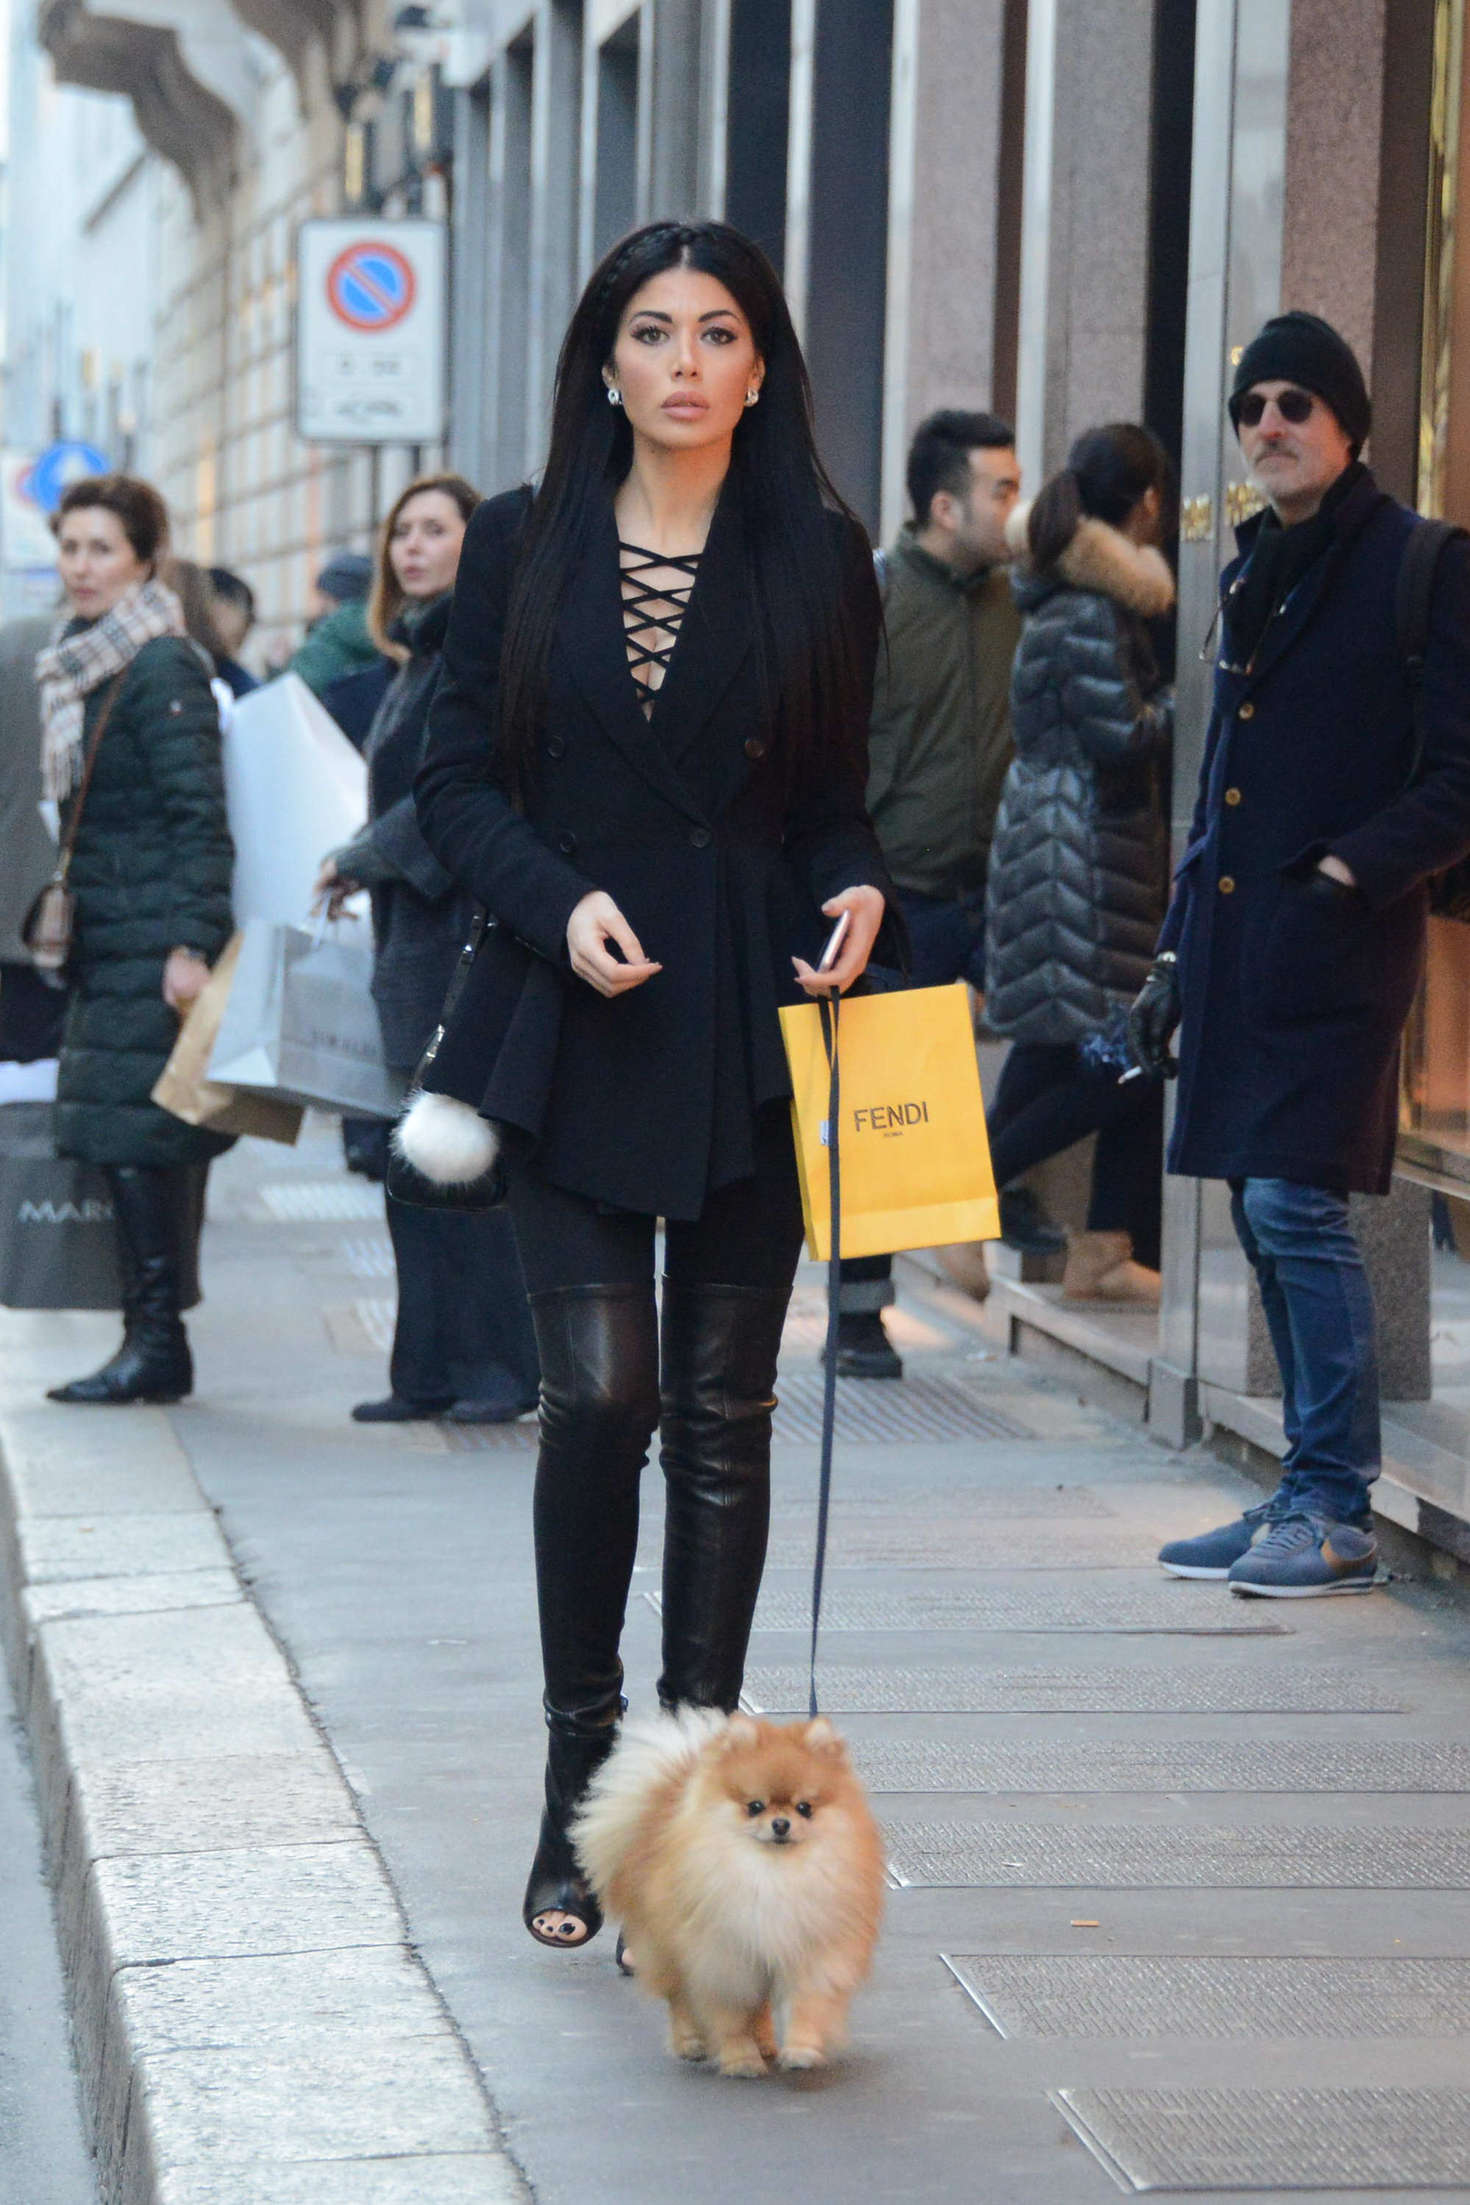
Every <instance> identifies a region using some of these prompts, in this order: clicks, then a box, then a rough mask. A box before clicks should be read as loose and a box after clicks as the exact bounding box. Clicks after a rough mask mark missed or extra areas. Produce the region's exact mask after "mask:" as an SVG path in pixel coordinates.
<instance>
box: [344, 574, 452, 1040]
mask: <svg viewBox="0 0 1470 2205" xmlns="http://www.w3.org/2000/svg"><path fill="white" fill-rule="evenodd" d="M448 627H449V598H448V595H447V594H446V595H445V596H443V597H436V598H435V599H434V601H433V602H432V604H429V605H425V606H420V607H416V608H415V609H414V610H413V612H412V613H411V614H410V616H409V617H408V618H406V619H400V620H399V621H398V622H397V624H396V626H395V631H394V640H395V641H396V642H400V643H406V644H407V645H408V647H409V655H408V658H407V659H406V660H405V661H404V663H403V664H402V665H401V666H400V667H399V668H398V669H397V671H396V673H395V674H394V675H393V677H392V680H391V681H390V683H389V686H388V690H387V693H386V695H385V696H384V698H383V701H382V703H381V704H380V705H379V706H378V709H377V711H376V712H375V713H374V715H373V722H372V726H371V728H370V729H369V731H368V738H367V744H366V747H365V749H364V752H363V756H364V758H365V760H366V763H367V770H368V820H369V824H368V826H367V828H366V829H365V830H364V833H363V835H362V836H361V837H359V838H358V839H359V842H361V841H366V842H367V843H368V844H369V845H370V847H371V848H372V849H373V850H374V851H375V852H376V854H377V855H378V857H379V858H380V859H381V860H383V861H384V871H385V872H386V873H387V875H388V878H387V879H386V880H383V881H382V882H380V883H379V884H378V885H375V886H374V888H373V890H372V899H373V937H374V941H375V944H376V950H377V954H376V957H375V958H374V961H373V997H374V1000H375V1001H376V1003H377V1006H378V1022H379V1024H380V1026H381V1027H382V1030H383V1051H384V1054H385V1056H386V1057H387V1060H388V1062H389V1064H391V1065H394V1066H396V1067H397V1068H398V1069H399V1070H400V1071H405V1072H411V1071H412V1070H413V1068H414V1066H415V1065H416V1064H417V1063H418V1060H419V1058H420V1057H421V1056H422V1055H423V1052H424V1047H425V1044H426V1043H427V1042H428V1039H429V1036H430V1035H431V1034H432V1032H433V1031H434V1027H435V1024H436V1022H437V1020H438V1017H439V1006H440V1004H441V1003H442V1002H443V1000H444V992H445V990H446V988H447V987H448V986H449V982H450V978H451V976H452V975H453V972H454V967H455V964H456V962H457V961H458V958H459V952H460V949H461V947H462V946H463V943H464V939H465V935H466V933H467V932H468V930H469V926H470V921H471V918H472V917H473V903H472V900H471V898H470V897H469V896H467V895H466V894H465V892H464V890H463V889H462V888H460V887H458V886H457V884H456V883H455V882H454V881H453V880H451V878H450V876H449V875H448V873H446V872H445V870H444V868H443V866H442V865H441V864H440V863H439V860H438V859H437V858H436V857H435V855H434V853H433V851H432V850H431V849H430V848H429V846H428V844H427V843H426V842H425V841H424V838H423V835H422V834H421V833H420V831H419V823H418V816H417V814H416V812H415V810H414V801H413V778H414V775H415V773H416V772H417V770H418V767H419V763H420V760H421V758H422V756H423V750H424V742H425V736H426V732H427V728H428V719H429V704H430V700H431V698H432V697H433V694H434V685H435V683H436V682H437V680H438V678H439V654H440V651H441V650H442V648H443V644H444V637H445V634H446V632H447V630H448Z"/></svg>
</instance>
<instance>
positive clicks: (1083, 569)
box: [1006, 503, 1174, 620]
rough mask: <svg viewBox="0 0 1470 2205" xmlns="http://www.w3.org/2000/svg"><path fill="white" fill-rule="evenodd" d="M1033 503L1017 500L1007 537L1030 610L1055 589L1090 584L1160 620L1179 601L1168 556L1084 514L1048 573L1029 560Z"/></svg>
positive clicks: (1019, 594)
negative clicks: (1028, 534)
mask: <svg viewBox="0 0 1470 2205" xmlns="http://www.w3.org/2000/svg"><path fill="white" fill-rule="evenodd" d="M1030 517H1031V507H1030V504H1029V503H1028V504H1025V505H1017V506H1014V507H1013V508H1012V510H1011V516H1010V519H1009V520H1008V521H1007V522H1006V542H1007V543H1008V544H1009V546H1010V548H1011V550H1012V551H1013V552H1014V553H1015V555H1016V582H1015V589H1016V599H1017V602H1018V603H1019V604H1020V606H1021V608H1022V610H1023V611H1025V612H1030V611H1031V609H1032V607H1033V606H1035V605H1038V604H1040V603H1041V601H1042V600H1043V598H1046V597H1049V596H1050V595H1051V593H1052V591H1053V590H1056V589H1061V588H1066V589H1074V590H1091V591H1092V592H1093V594H1094V595H1095V596H1098V597H1109V598H1111V599H1112V601H1113V602H1114V604H1116V605H1121V606H1122V607H1123V610H1124V611H1125V612H1130V613H1136V614H1137V615H1138V616H1139V618H1140V619H1143V620H1157V619H1158V618H1159V617H1160V616H1161V615H1162V614H1163V613H1166V612H1168V611H1169V610H1170V609H1171V607H1172V606H1173V603H1174V576H1173V573H1172V571H1171V569H1170V566H1169V562H1168V560H1167V559H1166V558H1165V557H1164V554H1163V553H1162V552H1161V551H1158V550H1156V549H1155V547H1154V546H1153V545H1152V544H1136V543H1134V541H1133V539H1132V537H1131V536H1125V535H1124V534H1123V531H1122V530H1121V529H1120V528H1114V527H1112V526H1111V524H1110V523H1109V522H1107V521H1099V520H1094V519H1093V518H1092V517H1091V516H1090V515H1084V517H1083V519H1082V520H1081V521H1080V522H1079V523H1078V525H1077V533H1076V535H1075V536H1074V537H1073V538H1072V541H1071V542H1070V543H1069V544H1068V546H1067V548H1066V550H1065V551H1064V552H1063V553H1062V556H1061V558H1060V559H1059V560H1058V561H1057V563H1056V566H1055V568H1054V569H1053V570H1052V572H1051V573H1049V574H1038V573H1037V572H1036V570H1035V568H1034V567H1033V566H1032V565H1031V563H1030V552H1029V549H1028V546H1027V542H1026V524H1027V522H1028V521H1029V519H1030Z"/></svg>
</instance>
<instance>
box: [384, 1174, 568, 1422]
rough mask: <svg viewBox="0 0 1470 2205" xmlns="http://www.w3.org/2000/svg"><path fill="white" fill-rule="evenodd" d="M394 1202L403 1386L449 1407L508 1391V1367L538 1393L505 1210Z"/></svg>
mask: <svg viewBox="0 0 1470 2205" xmlns="http://www.w3.org/2000/svg"><path fill="white" fill-rule="evenodd" d="M387 1207H388V1231H389V1234H390V1236H391V1238H392V1241H393V1261H394V1265H395V1267H396V1269H397V1272H398V1322H397V1325H396V1327H395V1328H394V1333H393V1354H392V1357H391V1360H390V1362H389V1365H388V1376H389V1382H390V1384H391V1385H392V1388H393V1391H394V1393H396V1394H398V1395H400V1396H401V1397H402V1398H403V1399H404V1400H405V1401H417V1402H422V1403H423V1404H424V1405H425V1406H427V1407H438V1408H442V1407H445V1406H447V1405H448V1403H449V1402H451V1401H464V1400H475V1399H478V1398H483V1396H484V1395H486V1394H488V1393H491V1392H495V1391H500V1390H502V1389H503V1387H504V1383H505V1378H506V1376H507V1374H508V1375H509V1376H510V1378H511V1379H512V1380H513V1381H514V1382H515V1385H516V1388H517V1390H518V1391H520V1392H522V1393H524V1394H525V1396H526V1397H527V1399H530V1398H532V1397H533V1396H534V1394H535V1392H536V1383H537V1362H536V1340H535V1334H534V1332H533V1330H532V1326H531V1312H530V1308H529V1306H528V1305H527V1301H526V1287H525V1281H524V1280H523V1279H522V1277H521V1267H520V1262H519V1260H518V1258H517V1255H516V1246H515V1235H514V1233H513V1231H512V1229H511V1222H510V1219H509V1218H508V1217H507V1216H506V1214H505V1212H504V1211H503V1210H488V1211H485V1212H484V1213H482V1214H481V1215H479V1216H471V1215H469V1214H468V1213H456V1212H454V1211H445V1210H416V1209H413V1208H411V1207H410V1206H409V1204H407V1203H406V1202H389V1203H388V1206H387Z"/></svg>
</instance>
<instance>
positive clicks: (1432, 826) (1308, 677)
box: [1159, 472, 1470, 1194]
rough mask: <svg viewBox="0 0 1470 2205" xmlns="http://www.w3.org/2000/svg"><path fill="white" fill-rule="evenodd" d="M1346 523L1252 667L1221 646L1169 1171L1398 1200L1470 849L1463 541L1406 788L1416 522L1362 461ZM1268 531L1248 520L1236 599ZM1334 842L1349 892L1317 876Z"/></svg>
mask: <svg viewBox="0 0 1470 2205" xmlns="http://www.w3.org/2000/svg"><path fill="white" fill-rule="evenodd" d="M1335 520H1336V527H1335V532H1334V535H1333V539H1332V542H1331V544H1330V547H1329V549H1328V550H1327V552H1326V553H1325V555H1324V556H1323V557H1322V558H1320V559H1319V560H1318V561H1317V562H1316V564H1315V565H1314V566H1313V567H1312V568H1311V569H1310V571H1309V572H1308V573H1307V575H1306V576H1305V577H1304V578H1303V580H1302V581H1301V582H1300V583H1299V584H1298V585H1297V587H1296V588H1295V590H1293V592H1292V593H1291V595H1290V596H1289V597H1288V598H1287V600H1286V603H1285V604H1284V606H1283V607H1282V608H1281V610H1280V611H1279V612H1278V613H1277V614H1276V615H1275V617H1274V618H1273V619H1272V620H1271V621H1270V622H1269V623H1268V624H1267V628H1266V632H1265V635H1264V637H1263V638H1262V640H1261V642H1260V643H1259V645H1258V646H1257V648H1256V651H1255V655H1254V657H1253V658H1252V659H1251V661H1250V663H1249V664H1248V665H1246V666H1236V665H1234V664H1232V663H1231V662H1230V647H1229V643H1228V640H1227V641H1226V642H1225V643H1223V644H1222V647H1221V650H1220V654H1219V659H1218V663H1217V665H1216V670H1215V695H1214V711H1213V714H1212V717H1211V721H1210V728H1209V735H1208V739H1207V742H1206V747H1205V756H1204V763H1203V766H1202V769H1201V776H1200V789H1199V797H1198V801H1197V803H1196V806H1195V813H1194V820H1193V824H1192V826H1191V829H1190V835H1189V841H1188V844H1187V846H1186V848H1185V851H1184V855H1183V860H1182V862H1181V864H1180V865H1179V867H1178V869H1177V871H1176V874H1175V888H1174V895H1173V900H1172V902H1171V904H1170V907H1169V911H1168V915H1167V917H1166V919H1165V922H1164V928H1163V932H1162V934H1161V936H1160V941H1159V947H1160V948H1161V949H1171V948H1172V949H1173V950H1174V951H1175V952H1176V953H1177V955H1178V959H1179V979H1180V987H1181V996H1182V1003H1183V1020H1182V1024H1181V1028H1180V1034H1179V1044H1178V1046H1179V1066H1180V1069H1179V1089H1178V1103H1177V1108H1176V1112H1175V1119H1174V1129H1173V1135H1172V1139H1171V1142H1170V1148H1169V1169H1170V1170H1171V1171H1176V1172H1188V1173H1193V1174H1196V1175H1198V1176H1199V1177H1202V1178H1209V1179H1233V1178H1246V1177H1252V1178H1256V1177H1259V1178H1274V1179H1289V1180H1294V1181H1297V1182H1298V1183H1300V1184H1302V1185H1305V1186H1317V1187H1327V1188H1332V1189H1336V1190H1339V1191H1356V1192H1361V1193H1365V1194H1386V1193H1387V1191H1388V1187H1389V1181H1390V1177H1391V1174H1392V1169H1393V1151H1394V1137H1395V1130H1396V1126H1397V1120H1398V1069H1399V1042H1400V1036H1401V1034H1402V1031H1403V1025H1404V1020H1405V1018H1406V1017H1407V1015H1408V1012H1409V1009H1410V1006H1411V1005H1412V1003H1413V1000H1414V995H1415V992H1416V990H1417V988H1418V986H1419V981H1420V977H1421V974H1422V971H1423V964H1424V938H1425V919H1426V913H1427V904H1428V888H1427V881H1428V878H1429V876H1431V875H1432V874H1434V873H1435V872H1438V871H1439V870H1441V869H1442V868H1443V867H1444V866H1446V865H1448V864H1450V863H1451V862H1453V861H1454V860H1456V859H1458V858H1459V857H1461V856H1463V855H1464V853H1465V852H1466V850H1467V849H1470V547H1467V546H1466V545H1465V544H1463V543H1455V544H1452V545H1451V547H1450V549H1449V550H1448V552H1447V553H1446V554H1445V558H1444V561H1443V563H1442V565H1441V568H1440V572H1439V580H1438V583H1437V587H1436V591H1435V603H1434V607H1433V617H1432V625H1431V634H1430V642H1429V648H1428V651H1427V654H1426V659H1425V673H1424V717H1425V745H1424V757H1423V762H1422V766H1421V768H1420V771H1419V773H1418V775H1417V777H1416V778H1415V779H1414V781H1413V784H1412V786H1411V785H1410V775H1411V772H1412V767H1413V727H1412V717H1411V707H1410V695H1409V687H1408V681H1407V676H1406V674H1405V670H1404V664H1403V659H1402V655H1401V653H1400V650H1399V646H1398V639H1397V635H1396V632H1395V619H1394V590H1395V584H1396V581H1397V577H1398V571H1399V566H1400V562H1401V561H1402V559H1403V555H1404V549H1405V546H1406V544H1407V542H1408V539H1409V535H1410V532H1411V530H1412V528H1413V526H1414V515H1413V514H1412V513H1410V512H1409V511H1408V510H1407V509H1406V508H1405V507H1403V506H1401V505H1398V504H1396V503H1395V501H1394V500H1393V499H1392V498H1389V497H1387V496H1386V495H1384V493H1382V492H1381V491H1380V490H1379V489H1378V488H1377V486H1376V484H1375V483H1374V481H1373V478H1372V476H1371V475H1369V474H1367V473H1366V472H1365V473H1364V474H1363V476H1362V478H1361V479H1360V480H1359V481H1358V482H1357V483H1356V484H1355V486H1354V487H1353V489H1352V490H1350V491H1349V492H1348V493H1347V495H1346V496H1345V497H1344V498H1343V501H1342V503H1341V505H1340V506H1339V508H1338V510H1337V513H1336V516H1335ZM1259 527H1260V522H1259V520H1256V521H1248V522H1247V523H1246V524H1245V526H1244V527H1243V528H1242V529H1241V530H1240V531H1239V536H1238V541H1239V544H1240V556H1239V558H1237V559H1236V560H1235V561H1234V562H1232V564H1231V565H1230V566H1228V567H1227V568H1226V570H1225V575H1224V592H1225V597H1226V599H1227V600H1228V597H1229V594H1230V591H1231V589H1232V587H1234V586H1236V585H1237V584H1238V583H1239V581H1240V579H1241V577H1242V575H1243V573H1244V570H1245V565H1246V562H1247V560H1248V559H1249V557H1250V554H1251V549H1252V546H1253V544H1254V541H1255V535H1256V532H1257V530H1258V529H1259ZM1224 626H1225V624H1224V622H1222V631H1223V630H1224ZM1328 852H1334V853H1335V854H1336V855H1337V856H1338V857H1340V858H1341V859H1343V861H1344V862H1345V863H1346V864H1347V865H1349V866H1351V868H1352V871H1353V874H1354V876H1355V878H1356V880H1357V883H1358V885H1357V888H1356V890H1355V891H1353V892H1352V893H1345V892H1341V891H1334V890H1332V889H1324V888H1323V887H1322V886H1321V885H1320V884H1317V885H1313V882H1314V875H1315V871H1316V865H1317V860H1318V859H1319V858H1320V857H1322V856H1325V855H1326V854H1327V853H1328Z"/></svg>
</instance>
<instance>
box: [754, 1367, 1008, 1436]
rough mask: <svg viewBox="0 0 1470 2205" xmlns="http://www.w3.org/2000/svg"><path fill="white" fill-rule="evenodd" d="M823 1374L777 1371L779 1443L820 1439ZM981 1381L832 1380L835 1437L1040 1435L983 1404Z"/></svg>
mask: <svg viewBox="0 0 1470 2205" xmlns="http://www.w3.org/2000/svg"><path fill="white" fill-rule="evenodd" d="M822 1385H823V1379H822V1373H821V1371H820V1370H799V1371H792V1372H790V1373H787V1372H784V1371H783V1372H782V1374H781V1376H780V1378H779V1379H778V1381H777V1386H776V1391H777V1397H778V1401H779V1406H778V1408H777V1410H776V1418H775V1425H774V1428H773V1437H774V1438H775V1439H777V1440H779V1441H793V1442H794V1441H801V1440H819V1439H820V1438H821V1436H822ZM987 1390H988V1388H987V1387H986V1385H985V1384H984V1382H983V1381H974V1382H972V1381H969V1380H967V1379H964V1378H957V1377H951V1376H947V1375H944V1374H941V1373H939V1372H937V1371H911V1372H910V1373H909V1375H908V1377H907V1378H905V1379H904V1381H903V1383H902V1384H901V1385H897V1386H894V1385H874V1384H873V1382H872V1381H871V1380H870V1379H864V1378H839V1379H838V1381H837V1420H836V1426H835V1429H836V1434H837V1437H838V1439H840V1440H844V1441H846V1442H847V1443H848V1444H849V1445H851V1444H853V1443H862V1442H864V1441H877V1442H880V1443H882V1442H887V1443H893V1442H900V1443H901V1442H903V1441H905V1440H916V1439H918V1440H952V1439H1024V1440H1033V1441H1034V1440H1038V1439H1039V1438H1040V1437H1041V1435H1040V1433H1038V1432H1035V1431H1033V1430H1031V1429H1029V1428H1028V1427H1027V1426H1026V1425H1024V1424H1017V1423H1016V1422H1015V1420H1014V1419H1013V1418H1011V1417H1008V1416H1003V1415H1002V1414H1001V1412H1000V1410H999V1409H995V1408H992V1407H990V1406H989V1405H988V1403H987V1402H986V1400H985V1394H986V1392H987Z"/></svg>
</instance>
